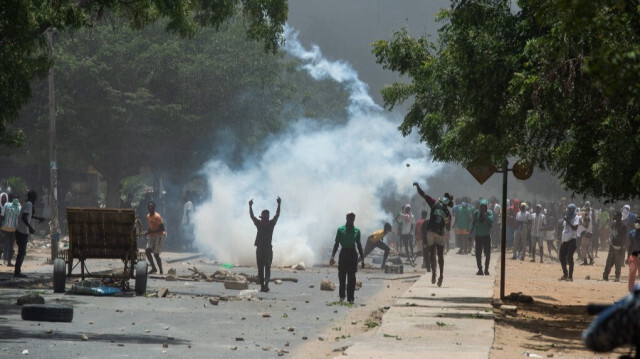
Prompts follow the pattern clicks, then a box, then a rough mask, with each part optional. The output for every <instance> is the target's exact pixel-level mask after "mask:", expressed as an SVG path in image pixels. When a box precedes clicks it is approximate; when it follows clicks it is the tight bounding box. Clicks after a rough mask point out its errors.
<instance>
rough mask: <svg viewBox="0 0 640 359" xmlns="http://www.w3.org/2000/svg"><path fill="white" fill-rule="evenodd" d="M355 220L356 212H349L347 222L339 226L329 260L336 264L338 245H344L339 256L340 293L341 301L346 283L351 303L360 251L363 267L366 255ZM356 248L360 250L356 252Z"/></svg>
mask: <svg viewBox="0 0 640 359" xmlns="http://www.w3.org/2000/svg"><path fill="white" fill-rule="evenodd" d="M355 220H356V215H355V213H353V212H349V213H347V223H346V224H345V225H344V226H341V227H339V228H338V232H337V233H336V241H335V244H334V245H333V251H332V252H331V260H330V261H329V265H330V266H332V265H334V264H335V262H336V261H335V259H334V258H335V256H336V252H337V251H338V247H339V246H342V249H340V257H338V281H339V282H340V285H339V288H338V295H339V296H340V301H344V297H345V284H346V292H347V293H346V296H347V302H349V303H353V300H354V298H355V290H356V272H357V271H358V253H360V258H361V260H362V267H363V268H364V256H363V253H362V244H360V230H359V229H358V228H356V226H355V225H354V223H355ZM356 248H357V250H358V252H356ZM345 282H346V283H345Z"/></svg>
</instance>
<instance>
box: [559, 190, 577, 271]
mask: <svg viewBox="0 0 640 359" xmlns="http://www.w3.org/2000/svg"><path fill="white" fill-rule="evenodd" d="M579 222H580V218H578V214H577V213H576V205H575V204H573V203H572V204H570V205H568V206H567V211H566V213H565V215H564V226H563V228H562V236H561V241H562V244H561V245H560V265H561V266H562V277H560V280H565V281H568V282H573V254H574V253H575V252H576V242H577V238H578V232H577V231H578V224H579ZM567 264H568V265H569V269H568V270H567Z"/></svg>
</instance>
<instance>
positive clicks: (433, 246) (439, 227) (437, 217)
mask: <svg viewBox="0 0 640 359" xmlns="http://www.w3.org/2000/svg"><path fill="white" fill-rule="evenodd" d="M413 185H414V186H416V189H417V190H418V194H420V196H421V197H422V198H424V200H425V201H427V204H428V205H429V207H430V208H431V216H430V217H429V224H428V226H427V246H428V247H429V257H430V258H429V262H431V263H430V264H431V283H432V284H435V283H436V253H437V255H438V266H439V268H440V277H439V278H438V287H440V286H442V280H443V272H444V246H445V241H446V230H445V228H446V229H450V228H451V227H450V226H451V213H450V212H449V209H448V208H447V206H451V205H453V202H452V201H453V198H452V197H451V196H450V195H449V194H448V193H445V194H444V198H443V199H442V200H440V199H434V198H432V197H431V196H429V195H428V194H426V193H424V191H422V188H420V185H419V184H418V182H414V183H413Z"/></svg>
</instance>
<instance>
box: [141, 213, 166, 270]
mask: <svg viewBox="0 0 640 359" xmlns="http://www.w3.org/2000/svg"><path fill="white" fill-rule="evenodd" d="M147 211H149V214H147V223H148V225H149V229H148V230H147V231H146V232H145V234H146V235H147V248H145V250H144V252H145V254H146V255H147V260H148V261H149V264H151V270H150V271H149V274H153V273H156V272H157V269H156V266H155V264H153V257H155V258H156V262H158V269H160V274H163V272H162V260H161V259H160V253H162V247H163V246H164V242H165V241H166V239H167V232H165V230H164V222H163V221H162V216H160V213H158V212H156V203H155V202H153V201H149V202H148V203H147ZM151 253H153V257H151Z"/></svg>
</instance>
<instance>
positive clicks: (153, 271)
mask: <svg viewBox="0 0 640 359" xmlns="http://www.w3.org/2000/svg"><path fill="white" fill-rule="evenodd" d="M154 273H158V271H157V270H156V269H155V268H151V270H150V271H149V273H148V274H154Z"/></svg>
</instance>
